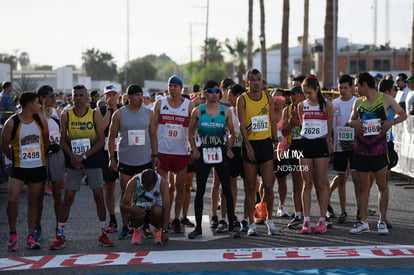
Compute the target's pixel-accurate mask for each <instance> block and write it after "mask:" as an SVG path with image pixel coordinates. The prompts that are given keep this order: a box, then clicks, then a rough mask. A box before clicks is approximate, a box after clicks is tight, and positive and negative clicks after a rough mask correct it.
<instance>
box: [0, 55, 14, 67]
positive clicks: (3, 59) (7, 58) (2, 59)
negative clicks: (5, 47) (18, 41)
mask: <svg viewBox="0 0 414 275" xmlns="http://www.w3.org/2000/svg"><path fill="white" fill-rule="evenodd" d="M0 63H7V64H10V67H11V69H12V70H17V58H16V56H14V55H10V54H7V53H0Z"/></svg>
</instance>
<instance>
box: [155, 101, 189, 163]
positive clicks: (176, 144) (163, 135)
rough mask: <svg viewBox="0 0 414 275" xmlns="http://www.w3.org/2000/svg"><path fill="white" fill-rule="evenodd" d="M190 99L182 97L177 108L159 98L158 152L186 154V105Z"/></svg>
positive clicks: (187, 119)
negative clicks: (182, 99)
mask: <svg viewBox="0 0 414 275" xmlns="http://www.w3.org/2000/svg"><path fill="white" fill-rule="evenodd" d="M189 105H190V100H188V99H186V98H185V99H184V101H183V103H182V104H181V105H180V106H179V107H178V108H173V107H171V106H170V104H168V100H167V98H166V97H165V98H163V99H161V106H160V117H159V123H158V152H160V153H163V154H169V155H188V142H187V141H188V125H189V124H190V118H189V114H188V107H189Z"/></svg>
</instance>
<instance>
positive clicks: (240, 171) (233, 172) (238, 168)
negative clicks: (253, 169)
mask: <svg viewBox="0 0 414 275" xmlns="http://www.w3.org/2000/svg"><path fill="white" fill-rule="evenodd" d="M231 150H232V151H233V155H234V157H233V158H232V159H228V162H229V164H230V176H231V177H233V178H235V177H237V176H240V177H242V178H244V168H243V158H242V156H241V147H233V148H231Z"/></svg>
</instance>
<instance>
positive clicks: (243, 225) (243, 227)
mask: <svg viewBox="0 0 414 275" xmlns="http://www.w3.org/2000/svg"><path fill="white" fill-rule="evenodd" d="M247 231H249V223H248V222H247V221H246V220H242V221H241V228H240V232H247Z"/></svg>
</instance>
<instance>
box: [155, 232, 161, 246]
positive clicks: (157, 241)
mask: <svg viewBox="0 0 414 275" xmlns="http://www.w3.org/2000/svg"><path fill="white" fill-rule="evenodd" d="M161 235H162V233H161V229H160V228H157V229H155V230H154V243H155V244H162V240H161Z"/></svg>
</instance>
